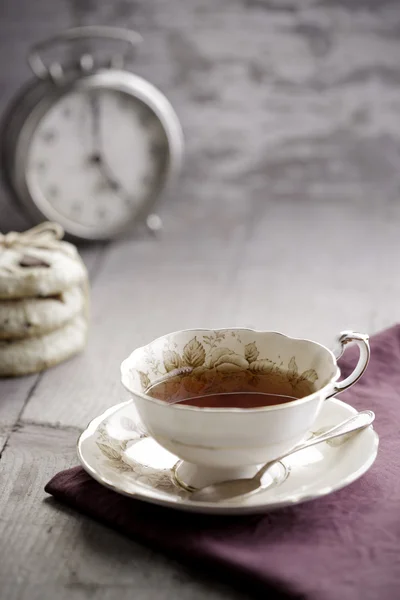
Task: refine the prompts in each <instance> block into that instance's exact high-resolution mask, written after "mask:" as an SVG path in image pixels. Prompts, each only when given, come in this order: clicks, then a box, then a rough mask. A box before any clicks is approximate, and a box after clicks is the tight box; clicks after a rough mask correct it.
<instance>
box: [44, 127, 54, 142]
mask: <svg viewBox="0 0 400 600" xmlns="http://www.w3.org/2000/svg"><path fill="white" fill-rule="evenodd" d="M56 138H57V135H56V132H55V131H53V130H52V129H47V130H46V131H43V133H42V139H43V141H44V142H46V144H53V143H54V142H55V140H56Z"/></svg>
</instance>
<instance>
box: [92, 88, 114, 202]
mask: <svg viewBox="0 0 400 600" xmlns="http://www.w3.org/2000/svg"><path fill="white" fill-rule="evenodd" d="M89 103H90V108H91V112H92V140H93V153H92V154H91V155H90V157H89V160H90V162H91V163H93V164H95V165H98V167H99V170H100V171H101V173H102V175H103V177H104V178H105V179H106V181H107V183H108V184H109V186H110V188H111V189H113V190H115V191H117V190H119V189H120V185H119V183H118V181H117V180H116V179H115V177H114V175H113V174H112V173H111V171H110V169H109V167H108V165H107V164H106V163H105V161H104V153H103V145H102V140H101V126H100V103H99V97H98V96H97V95H96V94H93V93H92V94H90V95H89Z"/></svg>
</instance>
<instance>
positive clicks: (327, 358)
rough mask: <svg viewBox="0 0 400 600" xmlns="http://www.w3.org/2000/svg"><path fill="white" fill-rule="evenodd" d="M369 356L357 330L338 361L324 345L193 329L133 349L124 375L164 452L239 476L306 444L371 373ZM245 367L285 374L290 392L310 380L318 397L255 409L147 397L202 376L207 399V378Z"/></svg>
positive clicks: (343, 340)
mask: <svg viewBox="0 0 400 600" xmlns="http://www.w3.org/2000/svg"><path fill="white" fill-rule="evenodd" d="M351 342H355V343H356V344H358V346H359V351H360V356H359V360H358V364H357V366H356V368H355V369H354V371H353V372H352V373H351V375H350V376H349V377H347V378H346V379H344V380H343V381H338V379H339V377H340V370H339V368H338V366H337V358H339V356H340V355H341V354H342V353H343V350H344V348H345V346H346V345H347V344H349V343H351ZM369 356H370V350H369V343H368V336H367V335H365V334H359V333H353V332H344V333H342V334H341V335H340V337H339V352H337V353H336V356H335V354H334V353H333V352H332V351H331V350H329V349H328V348H326V347H324V346H322V345H321V344H319V343H317V342H313V341H310V340H306V339H297V338H292V337H289V336H287V335H283V334H282V333H277V332H273V331H255V330H251V329H242V328H232V329H221V330H208V329H192V330H186V331H178V332H175V333H170V334H168V335H165V336H163V337H160V338H158V339H156V340H154V341H153V342H151V343H150V344H148V345H147V346H143V347H141V348H138V349H136V350H134V352H132V354H131V355H130V356H129V357H128V358H127V359H126V360H124V362H123V363H122V365H121V374H122V383H123V385H124V386H125V388H127V390H128V391H129V392H130V393H131V394H132V399H133V401H134V403H135V406H136V408H137V411H138V413H139V416H140V418H141V420H142V423H143V425H144V426H145V428H146V429H147V431H148V432H149V434H150V435H151V436H152V437H153V438H154V439H155V440H156V441H157V442H158V443H159V444H160V445H161V446H163V447H164V448H165V449H167V450H168V451H170V452H171V453H173V454H174V455H176V456H177V457H179V458H180V459H182V460H183V461H187V462H188V463H191V464H193V465H197V466H201V467H202V468H203V467H207V468H209V469H210V468H211V469H217V470H219V472H220V471H221V470H226V469H228V470H232V469H233V470H236V471H237V470H238V469H239V470H240V469H242V470H243V468H245V467H248V466H255V465H259V464H261V463H265V462H267V461H270V460H273V459H275V458H277V457H278V456H280V455H282V454H284V453H286V452H289V451H290V450H291V449H292V448H294V446H296V445H297V444H298V443H299V442H301V441H302V440H303V439H304V437H305V436H306V435H307V434H308V433H309V431H310V429H311V428H312V425H313V423H314V421H315V419H316V417H317V416H318V413H319V411H320V410H321V407H322V405H323V403H324V401H325V400H326V399H327V398H330V397H332V396H334V395H336V394H338V393H340V392H342V391H343V390H346V389H348V388H349V387H350V386H351V385H353V384H354V383H355V382H356V381H357V380H358V379H359V378H360V377H361V375H362V374H363V373H364V371H365V369H366V367H367V364H368V361H369ZM238 366H239V367H240V368H241V369H243V370H247V371H249V373H253V374H257V372H263V371H264V372H265V373H268V372H273V371H274V370H275V371H277V370H279V373H280V374H281V377H282V378H283V380H285V378H286V380H285V381H286V383H287V386H288V388H289V389H290V388H291V387H292V388H293V389H295V388H296V386H299V385H300V384H301V382H303V383H304V382H305V381H307V382H308V383H309V384H310V386H311V387H310V389H311V393H308V394H307V395H306V396H304V397H301V398H299V399H295V400H293V401H291V402H288V403H284V404H279V405H273V406H265V407H261V408H253V409H249V408H245V409H242V408H200V407H197V406H187V405H182V404H179V403H177V404H168V403H167V402H165V401H162V400H158V399H155V398H152V397H150V396H149V395H148V394H146V391H147V390H148V389H149V387H150V386H151V385H152V384H154V383H155V382H157V381H159V380H160V378H162V377H163V376H165V375H167V374H172V375H173V376H174V377H175V379H176V378H178V380H179V379H180V378H181V379H182V381H184V378H185V377H187V375H188V374H190V373H193V372H196V373H198V374H199V382H200V385H199V390H198V392H199V395H200V394H201V381H202V374H204V373H207V372H208V371H210V370H212V369H217V370H219V371H221V372H224V373H225V376H226V377H227V378H229V377H232V376H233V374H234V373H235V372H237V369H238ZM288 395H290V394H288ZM293 395H295V394H293Z"/></svg>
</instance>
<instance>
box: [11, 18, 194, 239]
mask: <svg viewBox="0 0 400 600" xmlns="http://www.w3.org/2000/svg"><path fill="white" fill-rule="evenodd" d="M90 38H98V39H100V40H101V41H102V42H104V40H114V42H113V43H114V44H115V43H118V44H119V43H123V44H124V45H125V47H126V48H127V50H125V48H124V52H121V53H118V54H117V53H115V52H114V53H113V54H112V55H111V56H110V57H107V61H105V60H102V61H101V63H100V62H99V60H98V59H96V58H95V56H94V54H93V53H88V52H81V51H79V55H78V57H77V59H76V60H74V61H71V60H70V61H68V62H67V64H62V63H61V62H52V63H50V64H48V65H46V64H45V62H44V60H43V59H42V54H43V52H44V51H45V50H48V48H50V47H52V46H55V45H56V44H59V43H60V42H68V43H70V44H71V43H75V50H76V49H77V48H79V49H80V48H82V47H87V44H88V40H90ZM140 41H141V37H140V35H139V34H138V33H136V32H134V31H130V30H125V29H119V28H114V27H98V26H87V27H78V28H73V29H69V30H67V31H65V32H64V33H62V34H60V35H57V36H55V37H52V38H50V39H47V40H45V41H44V42H41V43H39V44H37V45H36V46H34V47H33V48H32V49H31V51H30V53H29V56H28V62H29V65H30V67H31V69H32V71H33V73H34V75H35V77H34V79H33V80H32V81H31V82H30V83H29V84H28V85H27V86H26V87H24V88H23V89H22V90H21V91H20V93H19V94H18V95H17V97H16V98H14V100H13V101H12V103H11V105H10V107H9V109H8V111H7V112H6V115H5V118H4V121H3V127H2V133H1V142H0V143H1V148H0V152H1V159H0V160H1V163H2V164H1V168H2V172H3V175H4V177H5V180H6V184H7V187H8V188H9V190H10V191H11V193H12V195H13V196H14V197H15V198H16V199H17V200H18V201H19V202H20V204H21V205H22V206H23V207H24V209H25V210H26V212H27V213H29V215H31V219H32V221H33V222H40V221H43V220H49V221H56V222H57V223H59V224H60V225H61V226H62V227H63V228H64V230H65V231H66V233H67V234H69V235H70V236H73V237H75V238H79V239H83V240H104V239H110V238H113V237H115V236H118V235H119V234H121V233H122V232H124V231H126V230H127V229H129V228H132V226H133V224H135V223H137V222H139V221H141V222H145V223H146V222H147V225H148V227H149V228H151V229H156V228H158V227H159V225H160V220H159V219H158V217H157V216H156V215H154V214H152V209H153V207H154V205H155V203H156V201H157V200H158V198H159V197H160V195H161V193H162V192H163V191H164V190H165V189H166V187H167V185H170V183H171V181H172V180H173V178H174V177H175V176H176V175H177V173H178V172H179V169H180V166H181V162H182V154H183V135H182V129H181V126H180V123H179V120H178V117H177V115H176V113H175V111H174V109H173V107H172V106H171V104H170V103H169V101H168V100H167V98H166V97H165V96H164V95H163V94H162V93H161V92H160V90H158V89H157V88H156V87H155V86H154V85H152V84H151V83H149V82H148V81H146V80H145V79H143V78H142V77H139V76H137V75H135V74H133V73H131V72H130V71H128V70H126V68H125V66H124V65H125V59H126V58H127V57H128V55H129V54H131V53H132V52H133V51H134V50H135V49H136V48H137V45H138V43H139V42H140Z"/></svg>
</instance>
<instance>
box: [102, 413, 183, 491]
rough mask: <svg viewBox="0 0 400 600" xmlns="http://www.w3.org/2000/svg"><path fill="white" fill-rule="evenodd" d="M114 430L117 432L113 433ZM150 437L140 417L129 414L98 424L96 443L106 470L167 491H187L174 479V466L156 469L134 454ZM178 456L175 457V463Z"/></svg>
mask: <svg viewBox="0 0 400 600" xmlns="http://www.w3.org/2000/svg"><path fill="white" fill-rule="evenodd" d="M110 430H112V431H114V432H115V435H112V434H110V433H109V431H110ZM145 439H146V440H150V438H149V437H148V435H147V434H146V432H145V430H144V429H143V426H142V424H141V423H140V421H139V420H134V419H132V418H131V417H127V416H125V415H123V416H121V417H119V416H118V417H117V418H113V417H111V418H110V420H105V421H103V423H102V424H101V425H100V426H99V427H98V429H97V432H96V446H97V448H98V449H99V450H100V452H101V455H100V457H99V459H100V463H101V466H102V467H103V469H104V472H106V473H107V472H108V473H110V474H112V473H114V472H118V473H119V474H120V475H121V477H125V478H127V479H129V478H132V477H134V479H135V481H137V482H139V483H142V484H144V485H147V486H150V487H152V488H154V489H156V490H162V491H165V492H172V493H174V494H176V493H184V492H183V491H181V490H180V489H179V490H178V489H177V487H176V485H175V484H174V482H173V478H172V471H171V466H172V465H170V466H168V467H167V468H165V469H162V468H161V469H160V468H153V467H151V466H148V465H145V464H143V463H142V462H140V461H138V460H135V458H134V457H132V456H130V454H131V452H130V451H131V450H132V449H133V450H135V448H133V447H134V446H135V445H137V444H138V443H139V442H140V441H142V440H145ZM176 461H177V459H176V458H175V459H174V461H173V462H174V463H175V462H176Z"/></svg>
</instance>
